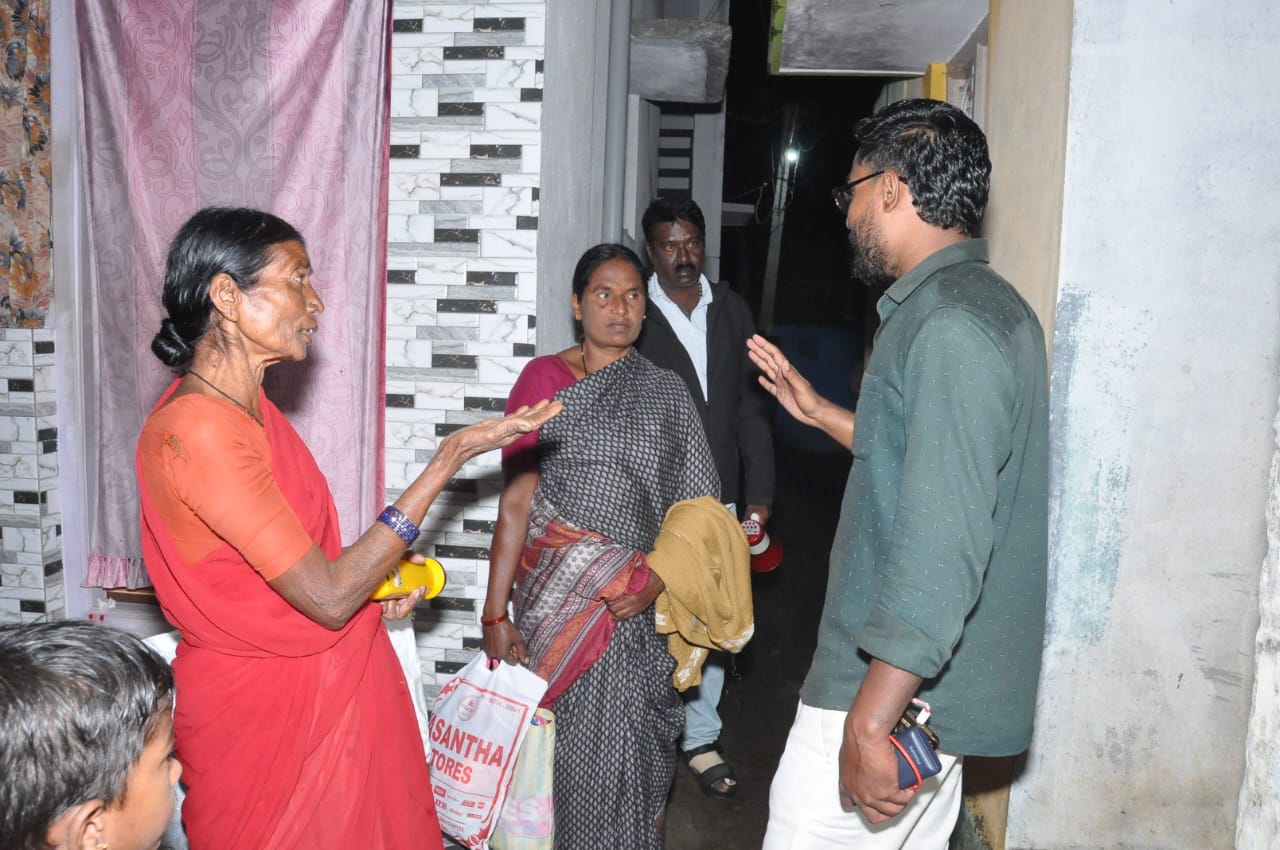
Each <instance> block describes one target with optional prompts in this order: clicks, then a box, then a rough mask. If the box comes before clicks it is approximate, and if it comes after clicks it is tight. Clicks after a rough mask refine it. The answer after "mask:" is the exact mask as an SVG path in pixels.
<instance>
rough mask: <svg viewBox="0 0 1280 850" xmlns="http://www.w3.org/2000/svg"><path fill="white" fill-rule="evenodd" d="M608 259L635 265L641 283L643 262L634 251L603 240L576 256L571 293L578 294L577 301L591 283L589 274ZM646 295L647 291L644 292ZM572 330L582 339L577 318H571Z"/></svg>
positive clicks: (580, 323)
mask: <svg viewBox="0 0 1280 850" xmlns="http://www.w3.org/2000/svg"><path fill="white" fill-rule="evenodd" d="M610 260H625V261H626V262H628V263H630V264H631V265H632V266H633V267H635V270H636V274H638V275H640V281H641V283H643V282H644V279H645V271H644V263H643V262H641V260H640V257H639V256H638V255H637V254H636V252H635V251H632V250H631V249H630V248H628V247H627V246H626V245H619V244H618V243H617V242H604V243H602V244H600V245H595V246H593V247H591V248H588V249H587V250H586V252H585V253H584V254H583V255H582V256H581V257H580V258H578V265H576V266H574V269H573V294H574V295H576V296H578V301H579V302H581V301H582V293H584V292H586V291H587V284H589V283H591V276H592V275H593V274H595V273H596V269H598V268H600V267H601V266H603V265H604V264H605V263H607V262H609V261H610ZM646 297H647V293H646ZM573 331H574V334H575V336H576V338H577V339H578V340H581V339H582V322H580V321H578V320H577V319H574V320H573Z"/></svg>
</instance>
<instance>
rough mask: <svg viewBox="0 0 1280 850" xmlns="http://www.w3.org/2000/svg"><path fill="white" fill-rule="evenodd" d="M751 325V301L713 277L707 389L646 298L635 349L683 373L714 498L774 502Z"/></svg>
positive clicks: (769, 403)
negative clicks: (716, 488) (715, 482)
mask: <svg viewBox="0 0 1280 850" xmlns="http://www.w3.org/2000/svg"><path fill="white" fill-rule="evenodd" d="M753 333H755V324H754V323H753V322H752V320H751V308H749V307H748V306H747V302H746V301H744V300H743V298H742V296H741V295H739V294H738V293H736V292H734V291H733V290H732V289H730V288H729V284H727V283H724V282H723V281H722V282H720V283H713V284H712V285H711V305H710V307H708V309H707V393H708V395H710V399H706V398H703V397H702V386H701V385H700V384H699V383H698V375H697V373H696V372H695V371H694V369H693V361H692V360H691V359H690V358H689V354H688V352H687V351H685V349H684V346H683V345H681V344H680V340H679V338H678V337H677V336H676V333H675V331H673V330H672V329H671V324H670V323H669V322H668V321H667V318H666V316H664V315H663V314H662V311H661V310H659V309H658V308H657V307H654V306H652V305H651V306H650V307H649V309H648V311H647V317H646V318H645V321H644V327H643V328H642V329H641V331H640V338H639V339H637V340H636V350H638V351H639V352H640V353H641V354H643V355H644V356H645V357H647V358H649V359H650V360H652V361H653V362H654V363H656V364H657V365H659V366H662V367H663V368H666V369H670V370H671V371H673V372H675V373H676V374H677V375H679V376H680V377H681V378H683V379H684V382H685V385H686V386H687V387H688V388H689V395H690V396H692V397H693V402H694V406H695V407H697V408H698V414H699V416H701V417H702V427H703V428H704V429H705V430H706V432H707V442H708V443H710V444H711V454H712V456H713V457H714V458H715V462H716V471H717V472H719V473H720V498H721V500H722V501H725V502H737V504H738V509H739V511H742V510H743V509H745V507H746V506H747V505H772V504H773V486H774V469H773V400H772V398H771V397H770V396H769V394H768V393H766V392H765V391H764V389H763V388H761V386H760V384H759V383H758V382H757V380H756V376H757V375H758V374H759V370H757V369H756V367H755V364H754V363H752V362H751V358H750V357H748V356H747V339H749V338H750V337H751V335H752V334H753Z"/></svg>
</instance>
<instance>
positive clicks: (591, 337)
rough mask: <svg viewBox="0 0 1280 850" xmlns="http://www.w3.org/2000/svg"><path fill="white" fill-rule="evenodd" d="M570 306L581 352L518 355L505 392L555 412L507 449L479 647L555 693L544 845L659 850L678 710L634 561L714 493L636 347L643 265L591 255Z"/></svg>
mask: <svg viewBox="0 0 1280 850" xmlns="http://www.w3.org/2000/svg"><path fill="white" fill-rule="evenodd" d="M572 305H573V308H574V318H575V319H577V320H578V321H580V322H581V325H582V343H581V345H578V346H574V347H572V348H569V349H566V350H565V351H562V352H560V353H559V354H554V355H548V356H545V357H539V358H536V359H535V360H533V361H531V362H530V363H529V365H528V366H527V367H526V368H525V370H524V371H523V372H522V373H521V376H520V379H519V380H518V381H517V383H516V386H515V387H514V388H513V390H512V392H511V395H510V398H509V402H508V404H509V405H516V406H518V405H519V404H521V403H522V402H521V399H524V398H530V397H535V396H536V397H537V398H539V399H541V398H547V397H549V396H552V395H554V396H555V397H556V398H559V399H560V400H561V401H563V402H564V411H563V412H562V413H561V414H560V416H559V417H557V418H556V419H554V420H552V421H551V422H550V423H548V424H547V425H546V426H545V427H544V428H543V429H542V432H541V433H540V434H538V435H537V436H536V438H535V437H534V435H528V437H526V438H525V439H524V440H522V441H521V442H518V443H515V444H513V445H512V446H510V447H508V450H507V451H506V452H504V456H503V457H504V459H503V468H504V471H505V473H506V485H505V487H504V489H503V494H502V499H501V502H500V505H499V511H498V524H497V529H496V531H495V533H494V542H493V546H492V549H491V557H490V578H489V590H488V595H487V597H486V599H485V606H484V612H483V615H482V620H481V621H482V623H483V624H484V647H485V651H486V652H487V653H488V654H489V656H490V657H491V658H493V659H495V660H496V659H502V660H503V661H507V662H510V663H519V662H523V663H527V664H528V665H529V666H530V667H531V668H532V669H534V670H535V671H537V672H538V674H539V675H541V676H543V677H544V678H546V679H547V680H548V682H549V683H550V686H549V688H548V692H547V697H546V699H545V700H544V703H546V704H550V705H551V706H552V708H553V709H554V710H555V713H556V750H555V771H554V783H555V786H554V797H555V820H556V847H557V848H561V850H578V848H582V850H600V848H637V849H638V850H648V848H661V847H662V843H663V836H662V819H663V813H664V811H665V806H666V798H667V794H668V792H669V790H670V786H671V780H672V776H673V774H674V771H675V763H676V739H677V738H678V736H679V734H680V731H681V729H682V728H683V725H684V711H683V708H682V705H681V702H680V699H679V697H678V696H677V694H676V691H675V689H674V687H673V686H672V682H671V674H672V671H673V669H674V667H675V662H674V660H673V659H672V658H671V655H670V654H669V653H668V651H667V640H666V637H665V636H663V635H660V634H658V632H657V631H656V629H655V627H654V610H653V601H654V599H656V598H657V596H658V594H659V593H660V592H661V590H662V588H663V584H662V581H661V579H659V578H658V577H657V576H656V575H654V574H652V573H651V572H650V571H649V568H648V566H647V564H646V562H645V559H644V555H645V553H647V552H649V551H650V550H652V548H653V545H654V540H655V538H656V537H657V533H658V529H659V527H660V526H661V524H662V520H663V517H664V516H665V515H666V512H667V509H668V508H669V507H670V506H671V505H673V504H675V503H676V502H678V501H681V500H684V499H691V498H696V497H698V496H702V495H707V494H712V495H714V494H717V493H719V481H718V479H717V476H716V472H715V465H714V463H713V462H712V459H711V453H710V450H709V449H708V448H707V441H706V436H705V435H704V434H703V431H702V425H701V423H700V421H699V419H698V415H697V412H696V410H695V409H694V407H693V404H692V402H691V401H690V399H689V394H688V391H687V390H686V389H685V387H684V384H683V383H682V382H681V380H680V378H679V377H677V376H676V375H675V373H673V372H669V371H667V370H665V369H661V368H659V367H657V366H654V365H653V364H652V363H650V362H649V361H648V360H646V359H645V358H644V357H642V356H641V355H640V354H638V353H636V352H634V351H633V350H632V347H631V346H632V343H634V341H635V339H636V336H637V335H638V334H639V332H640V325H641V322H642V321H643V319H644V306H645V298H644V278H643V269H642V266H641V264H640V261H639V258H637V257H636V256H635V254H634V253H633V252H631V251H630V250H629V249H627V248H625V247H623V246H620V245H600V246H596V247H595V248H592V249H591V250H589V251H587V253H586V254H584V255H583V257H582V259H581V260H580V261H579V263H578V268H577V270H576V271H575V273H574V294H573V298H572ZM535 440H536V442H535ZM513 584H515V585H516V594H515V597H516V598H515V623H514V624H513V623H512V622H511V621H510V620H508V619H507V605H508V601H509V597H510V595H511V589H512V586H513Z"/></svg>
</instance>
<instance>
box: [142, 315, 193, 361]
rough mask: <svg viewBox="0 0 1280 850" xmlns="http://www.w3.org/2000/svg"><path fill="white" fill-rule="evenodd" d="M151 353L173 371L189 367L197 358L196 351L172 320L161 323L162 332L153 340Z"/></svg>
mask: <svg viewBox="0 0 1280 850" xmlns="http://www.w3.org/2000/svg"><path fill="white" fill-rule="evenodd" d="M151 351H152V353H153V354H155V356H156V357H159V358H160V362H162V363H164V365H166V366H169V367H170V368H173V369H181V368H183V367H185V366H187V365H188V364H190V363H191V360H192V358H193V357H195V349H193V348H192V347H191V343H189V342H187V340H186V339H184V338H183V336H182V334H180V333H178V328H177V326H176V325H175V324H174V323H173V320H172V319H165V320H164V321H163V322H161V323H160V332H159V333H157V334H156V335H155V336H154V337H152V338H151Z"/></svg>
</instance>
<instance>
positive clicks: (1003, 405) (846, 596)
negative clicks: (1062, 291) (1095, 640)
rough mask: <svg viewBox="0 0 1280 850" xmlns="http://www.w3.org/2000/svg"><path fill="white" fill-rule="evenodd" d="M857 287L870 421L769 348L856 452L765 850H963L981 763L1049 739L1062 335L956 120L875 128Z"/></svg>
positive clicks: (807, 411)
mask: <svg viewBox="0 0 1280 850" xmlns="http://www.w3.org/2000/svg"><path fill="white" fill-rule="evenodd" d="M857 138H858V141H859V148H858V153H857V156H856V158H855V159H854V162H853V169H852V171H850V173H849V182H848V183H846V184H845V185H844V186H842V187H839V188H838V189H836V190H833V195H834V196H835V198H836V204H837V206H839V208H840V209H841V211H842V212H844V213H845V216H846V218H845V223H846V225H847V227H848V228H849V233H850V236H849V240H850V243H851V244H852V246H853V249H854V255H855V256H854V261H853V269H854V275H855V277H858V278H859V279H860V280H862V281H863V282H864V283H867V284H869V285H873V286H887V287H888V288H887V290H886V291H885V294H884V296H883V297H882V298H881V299H880V301H879V304H878V305H877V309H878V311H879V314H880V321H881V323H880V329H879V330H878V331H877V333H876V338H875V345H874V348H873V350H872V353H871V358H870V361H869V362H868V365H867V370H866V375H865V377H864V378H863V383H862V389H861V392H860V394H859V398H858V416H857V420H858V421H857V432H856V437H855V433H854V415H853V413H852V412H851V411H848V410H845V409H844V408H841V407H838V406H836V405H834V404H832V403H830V402H829V401H827V400H826V399H824V398H822V397H820V396H818V395H817V394H816V393H815V392H814V391H813V389H812V387H811V386H810V385H809V384H808V382H807V381H805V380H804V378H803V377H801V376H800V375H799V374H798V373H797V372H795V370H794V369H793V368H792V367H791V365H790V364H789V363H788V362H787V361H786V359H785V358H784V357H783V356H782V354H781V353H780V352H779V351H778V350H777V349H776V348H775V347H773V346H771V345H770V344H769V343H767V342H766V341H764V340H763V339H762V338H760V337H755V338H753V339H752V340H751V342H750V343H749V348H750V349H751V354H752V359H753V360H755V362H756V364H757V365H758V366H760V367H761V369H762V370H763V372H764V374H765V378H764V379H762V383H764V384H765V386H766V388H767V389H769V391H770V392H772V393H773V394H774V395H775V396H777V398H778V400H779V401H780V402H781V403H782V404H783V406H784V407H786V409H787V410H788V411H790V412H791V413H792V415H794V416H796V417H797V418H798V419H799V420H800V421H802V422H805V423H807V424H810V425H813V426H815V427H819V428H821V429H823V430H824V431H826V432H827V433H829V434H831V435H832V436H833V437H834V438H835V439H837V440H838V441H839V442H841V443H842V444H843V445H845V446H848V447H850V448H851V449H852V451H853V466H852V468H851V470H850V473H849V481H848V485H847V487H846V489H845V496H844V503H843V506H842V508H841V514H840V524H839V527H838V529H837V531H836V536H835V541H834V543H833V546H832V550H831V566H830V577H829V580H828V585H827V597H826V604H825V607H824V610H823V615H822V622H821V626H820V628H819V632H818V646H817V650H816V651H815V653H814V659H813V666H812V667H811V668H810V671H809V675H808V677H807V678H806V680H805V684H804V687H803V688H802V689H801V691H800V707H799V710H798V712H797V717H796V722H795V725H794V726H793V728H792V730H791V734H790V737H789V738H788V741H787V749H786V752H785V753H784V754H783V757H782V762H781V764H780V765H779V767H778V772H777V774H776V775H775V777H774V781H773V786H772V788H771V792H770V801H769V807H770V808H769V828H768V833H767V835H766V836H765V843H764V846H765V850H773V848H783V847H788V848H790V847H804V848H818V847H832V848H835V847H840V848H848V847H859V848H864V847H865V848H871V847H874V848H882V847H931V848H937V847H944V846H946V841H947V837H948V835H949V834H950V832H951V830H952V828H953V827H954V824H955V820H956V817H957V815H958V812H959V806H960V778H961V771H962V766H963V757H964V756H965V755H982V756H1002V755H1012V754H1015V753H1019V752H1022V751H1023V750H1025V749H1026V747H1027V745H1028V744H1029V742H1030V738H1031V725H1032V718H1033V714H1034V710H1035V694H1036V683H1037V679H1038V675H1039V671H1040V652H1041V645H1042V640H1043V634H1044V609H1045V583H1046V577H1045V573H1046V563H1047V537H1048V496H1047V491H1048V420H1049V414H1048V392H1049V387H1048V377H1047V374H1046V357H1045V347H1044V334H1043V331H1042V329H1041V327H1040V323H1039V321H1038V320H1037V319H1036V316H1035V314H1034V313H1033V312H1032V310H1031V308H1030V307H1029V306H1028V305H1027V303H1026V302H1025V301H1024V300H1023V299H1022V298H1021V297H1020V296H1019V295H1018V294H1017V292H1016V291H1015V290H1014V289H1013V287H1012V286H1010V285H1009V283H1008V282H1007V281H1005V280H1004V279H1003V278H1001V277H1000V276H999V275H998V274H996V273H995V272H994V271H993V270H992V269H991V268H990V266H989V265H988V258H987V246H986V242H985V241H984V240H981V239H976V238H973V237H974V235H975V233H976V232H977V229H978V225H979V224H980V222H981V220H982V215H983V212H984V210H985V208H986V202H987V189H988V185H989V176H990V172H991V163H990V160H989V158H988V155H987V144H986V139H985V137H984V136H983V134H982V131H981V130H980V129H979V128H978V126H977V125H976V124H974V123H973V121H971V120H970V119H969V118H968V117H966V116H965V115H964V114H963V113H962V112H960V111H959V110H958V109H956V108H955V107H953V106H951V105H949V104H946V103H942V102H939V101H931V100H906V101H900V102H897V103H893V104H890V105H889V106H887V107H885V108H884V109H882V110H880V112H878V113H877V114H876V115H875V116H873V117H872V118H869V119H866V120H864V121H863V122H861V123H860V124H859V126H858V130H857ZM913 697H918V698H921V699H924V700H926V701H928V702H929V703H930V704H931V706H932V709H933V719H932V720H931V721H930V726H931V727H932V728H933V729H934V730H935V731H936V732H937V734H938V737H939V738H940V740H941V744H940V747H939V756H940V761H941V763H942V770H941V771H940V772H939V773H938V775H937V776H936V777H934V778H931V779H927V780H925V782H924V783H923V785H921V786H919V788H920V790H918V791H917V790H913V789H911V788H906V789H902V788H900V787H899V781H898V766H897V759H898V754H897V751H896V750H895V748H894V747H893V745H892V743H891V742H890V740H889V735H890V733H891V732H892V730H893V726H894V724H895V722H896V721H897V720H898V718H899V717H900V716H901V715H902V713H903V710H904V709H906V708H907V706H908V704H909V703H910V701H911V699H912V698H913Z"/></svg>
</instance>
